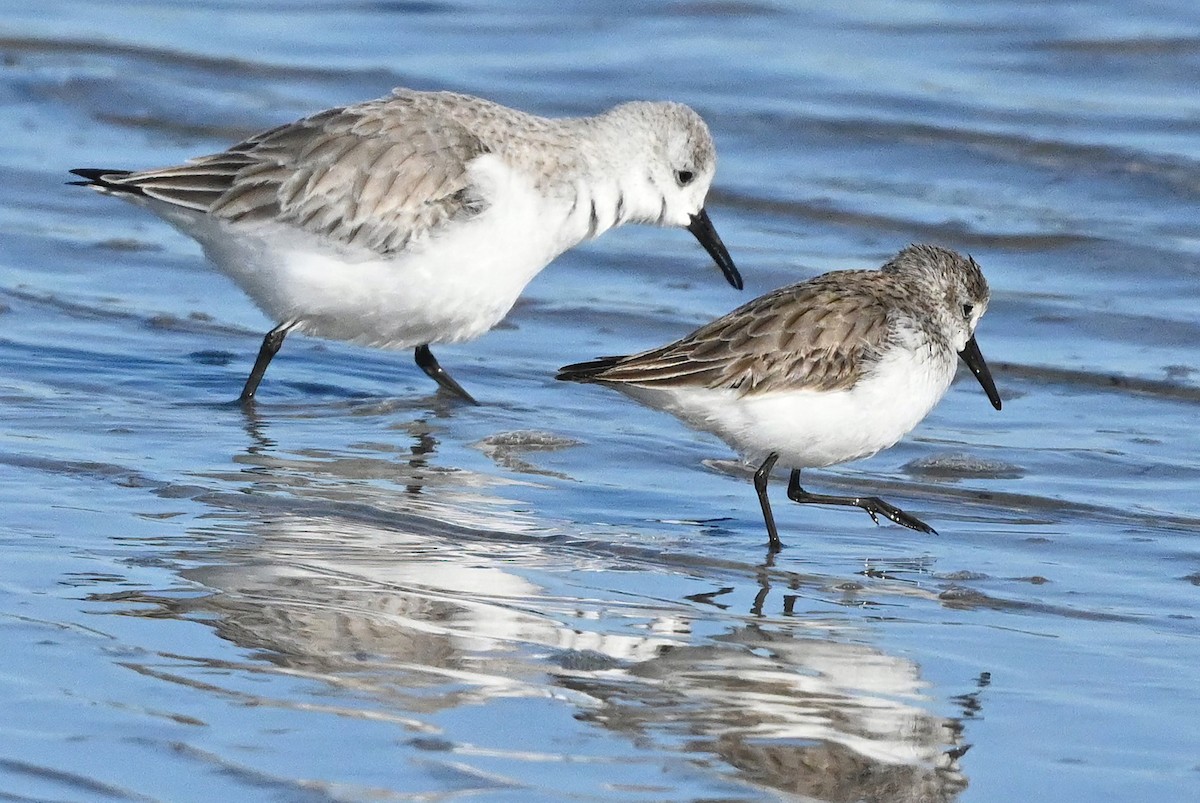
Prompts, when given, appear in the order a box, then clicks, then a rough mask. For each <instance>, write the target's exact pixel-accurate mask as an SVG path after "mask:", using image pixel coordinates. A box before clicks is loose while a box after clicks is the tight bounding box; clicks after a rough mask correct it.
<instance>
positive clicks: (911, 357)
mask: <svg viewBox="0 0 1200 803" xmlns="http://www.w3.org/2000/svg"><path fill="white" fill-rule="evenodd" d="M988 300H989V291H988V286H987V282H986V280H985V279H984V278H983V273H982V272H981V271H980V269H979V266H978V265H977V264H976V263H975V260H973V259H971V258H970V257H964V256H962V255H960V254H957V253H955V252H953V251H950V250H948V249H945V248H940V247H937V246H931V245H913V246H909V247H908V248H905V249H904V250H903V251H901V252H900V253H899V254H897V255H896V256H895V257H894V258H893V259H892V260H890V261H889V262H888V263H887V264H885V265H884V266H883V267H882V268H880V269H879V270H857V271H836V272H833V273H827V274H824V275H822V276H817V277H816V278H813V279H809V280H808V281H804V282H800V283H799V284H794V285H791V286H789V287H784V288H782V289H779V290H776V291H774V292H771V293H768V294H766V295H764V296H761V297H759V298H756V299H754V300H753V301H751V302H749V303H748V304H745V305H744V306H742V307H739V308H738V309H736V310H734V311H733V312H731V313H729V314H728V315H725V316H724V317H722V318H719V319H717V320H715V321H713V322H712V323H710V324H707V325H705V326H702V327H701V328H699V329H697V330H696V331H695V332H692V333H691V334H690V335H687V336H686V337H683V338H681V339H680V340H677V341H675V342H674V343H670V344H668V345H666V346H662V347H661V348H656V349H651V350H649V351H644V352H641V353H640V354H634V355H632V356H628V357H606V358H601V359H599V360H593V361H591V362H586V363H577V364H574V365H568V366H565V367H564V368H562V369H560V372H559V374H558V378H559V379H565V380H571V381H576V382H598V383H602V384H606V385H609V386H611V387H614V388H616V389H618V390H621V391H623V392H625V393H627V394H629V395H630V396H632V397H634V398H636V399H638V400H639V401H642V402H644V403H646V404H648V405H651V406H654V407H658V408H661V409H663V410H666V411H667V412H670V413H672V414H674V415H676V416H678V417H679V418H681V419H682V420H684V421H685V422H687V423H688V424H690V425H691V426H693V427H695V428H697V429H701V430H704V431H707V432H711V433H713V434H715V435H717V436H718V437H720V438H721V439H723V440H724V441H726V442H727V443H729V444H730V445H731V446H732V447H733V448H734V449H736V450H737V451H739V452H740V453H741V454H742V455H743V456H744V457H745V458H746V459H747V461H748V462H751V463H755V464H761V465H760V468H765V469H766V471H765V474H769V472H770V468H771V467H773V466H774V465H775V462H776V461H779V462H780V464H781V465H784V466H787V467H789V468H791V469H793V475H792V476H793V485H794V486H795V489H797V494H803V495H804V496H805V497H806V498H805V499H803V500H801V499H797V501H811V500H810V499H808V497H811V496H812V495H810V494H807V493H806V492H804V491H803V490H802V489H799V484H798V482H799V481H798V477H799V471H800V469H803V468H816V467H823V466H830V465H834V464H836V463H842V462H846V461H849V460H855V459H858V458H862V457H868V456H870V455H872V454H875V453H876V452H878V451H880V450H881V449H886V448H888V447H889V446H891V445H893V444H894V443H896V441H898V440H899V439H900V438H901V437H903V436H904V435H905V434H907V433H908V432H909V431H910V430H912V428H913V427H915V426H916V425H917V424H918V423H920V421H921V420H922V419H923V418H924V417H925V416H926V415H927V414H928V413H929V411H930V410H932V409H933V407H934V405H935V404H937V402H938V401H939V400H940V399H941V398H942V396H943V395H944V394H945V393H946V390H947V389H948V388H949V387H950V382H951V381H952V380H953V378H954V371H955V367H956V364H957V357H958V356H960V355H961V356H962V357H963V359H964V360H965V361H966V362H967V363H968V365H969V366H970V367H971V369H972V370H973V371H974V372H975V374H976V376H977V377H978V378H979V380H980V382H981V384H982V385H983V387H984V389H985V390H986V391H987V393H988V397H989V399H991V401H992V404H993V405H994V406H995V407H996V409H999V408H1000V397H999V396H998V395H997V393H996V390H995V386H994V384H993V383H992V380H991V376H990V374H989V373H988V370H987V365H986V363H985V362H984V361H983V357H982V355H980V354H979V350H978V347H976V346H975V341H974V332H975V327H976V325H977V324H978V322H979V319H980V317H982V315H983V313H984V312H985V311H986V309H987V304H988ZM765 474H764V476H763V477H760V478H757V479H756V483H761V485H760V499H762V500H763V503H764V509H763V512H764V516H765V517H766V518H767V522H768V530H769V531H770V532H771V533H772V543H773V544H776V545H777V543H778V539H777V536H775V535H774V523H773V520H772V519H771V517H770V512H769V506H767V505H766V502H765ZM789 495H791V494H789ZM792 498H794V499H795V498H796V496H793V497H792ZM829 499H830V498H824V499H823V500H822V501H829ZM868 501H869V503H870V505H869V506H868V507H867V508H866V509H868V512H871V513H872V515H874V513H875V512H881V513H884V514H885V515H887V516H888V517H889V518H892V520H893V521H897V522H898V523H901V524H905V525H906V526H910V527H914V529H927V530H929V529H930V528H928V527H927V525H924V524H923V523H921V522H919V521H917V520H916V519H913V518H912V517H911V516H908V515H907V514H903V513H902V512H901V511H899V510H898V509H896V508H892V507H891V506H888V505H886V503H883V502H881V500H868ZM833 503H835V504H840V503H841V502H833ZM854 504H858V503H857V502H855V503H854ZM859 506H863V505H859Z"/></svg>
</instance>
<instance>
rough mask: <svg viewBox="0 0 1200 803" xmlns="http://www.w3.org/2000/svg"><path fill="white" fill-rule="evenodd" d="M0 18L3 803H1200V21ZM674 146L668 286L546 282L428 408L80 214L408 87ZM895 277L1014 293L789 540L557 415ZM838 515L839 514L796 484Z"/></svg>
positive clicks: (612, 251) (911, 10) (590, 6)
mask: <svg viewBox="0 0 1200 803" xmlns="http://www.w3.org/2000/svg"><path fill="white" fill-rule="evenodd" d="M843 6H844V7H840V8H839V7H838V6H837V4H816V3H767V2H724V3H722V2H662V3H654V4H647V3H632V2H622V3H604V4H597V3H592V2H589V3H584V2H562V3H557V4H554V6H553V8H551V9H547V8H546V7H545V6H544V4H539V3H531V2H510V3H505V4H492V3H482V2H479V3H469V2H419V1H413V2H404V1H403V0H400V1H398V2H333V1H332V0H330V1H329V2H315V1H314V2H293V1H291V0H274V1H273V2H266V3H252V2H233V0H225V1H224V2H219V1H217V0H207V1H205V0H201V2H196V1H195V0H189V2H164V1H163V0H144V2H125V3H120V2H53V0H50V1H49V2H42V3H37V4H25V3H13V2H6V3H0V104H2V105H3V114H0V165H2V167H3V173H2V174H3V177H4V180H3V181H2V182H0V400H2V409H3V411H4V415H3V418H4V422H5V426H4V427H3V434H2V439H0V511H2V512H0V547H2V548H3V555H4V560H3V561H0V798H2V799H5V800H9V799H11V800H21V801H26V800H36V801H92V800H131V801H133V800H136V801H144V800H171V801H192V800H195V801H201V800H203V801H208V800H264V801H265V800H272V801H278V800H289V801H290V800H306V801H307V800H319V801H325V800H330V801H332V800H337V801H343V800H347V801H351V800H353V801H359V800H361V801H366V800H395V799H405V800H408V799H437V800H441V799H449V798H456V799H462V798H475V799H488V800H518V799H520V800H530V799H541V800H561V799H578V800H595V799H621V800H694V799H725V800H757V799H763V798H768V799H770V798H780V799H792V798H799V799H807V800H828V801H848V800H871V801H876V800H878V801H893V800H898V801H939V800H964V801H1016V800H1064V801H1065V800H1080V801H1084V800H1086V801H1092V800H1123V801H1124V800H1156V801H1157V800H1180V801H1183V800H1191V799H1193V798H1194V794H1195V792H1194V790H1195V789H1196V787H1197V784H1198V782H1200V730H1198V729H1197V727H1196V721H1197V717H1198V715H1200V691H1197V686H1196V683H1195V674H1196V667H1197V666H1198V665H1200V625H1198V623H1197V620H1196V618H1195V617H1196V609H1197V607H1198V605H1200V547H1198V546H1197V542H1196V540H1195V539H1196V538H1197V536H1198V535H1200V501H1198V500H1200V494H1197V488H1198V487H1200V458H1198V457H1197V446H1198V445H1200V442H1198V439H1197V435H1196V432H1197V424H1198V418H1197V413H1198V412H1200V359H1198V357H1197V343H1200V224H1198V223H1197V221H1198V220H1200V202H1198V201H1197V198H1198V197H1200V94H1198V93H1197V92H1196V87H1197V86H1198V85H1200V9H1198V8H1197V7H1196V6H1195V5H1194V4H1193V3H1191V2H1185V0H1163V2H1155V3H1136V4H1129V3H1122V2H1115V0H1110V1H1109V2H1102V1H1100V0H1096V1H1094V2H1074V3H1027V2H1018V1H1017V0H1009V1H1008V2H997V3H990V4H984V5H980V4H971V3H950V2H923V3H892V2H883V0H875V1H872V0H864V1H863V2H856V3H851V4H843ZM395 85H406V86H413V87H418V88H445V89H453V90H456V91H463V92H469V93H474V94H480V95H484V96H487V97H490V98H494V99H496V100H499V101H501V102H504V103H508V104H511V105H515V106H519V107H521V108H524V109H528V110H531V111H535V112H538V113H543V114H552V115H557V114H583V113H591V112H595V111H597V110H600V109H603V108H605V107H606V106H608V105H610V104H612V103H614V102H618V101H620V100H625V99H629V98H634V97H647V98H671V99H677V100H680V101H684V102H686V103H689V104H691V105H693V106H694V107H695V108H696V109H698V110H699V111H700V112H701V114H703V115H704V117H705V118H706V119H707V120H708V122H709V124H710V126H711V128H712V130H713V132H714V135H715V137H716V140H717V145H718V149H719V153H720V160H721V161H720V168H719V171H718V177H717V184H716V188H715V190H714V193H713V195H712V196H711V198H710V204H709V211H710V213H711V214H712V217H713V220H714V222H715V223H716V225H717V228H718V229H719V231H720V232H721V235H722V237H723V238H724V240H725V242H726V244H727V245H728V246H729V247H730V250H731V251H732V252H733V255H734V257H735V259H736V260H737V262H738V265H739V267H740V268H741V270H742V272H743V275H744V276H745V278H746V284H747V287H746V290H745V292H744V293H742V294H738V293H736V292H735V291H733V290H731V289H730V288H729V287H728V286H726V285H724V284H723V282H722V281H721V279H720V276H719V273H718V272H717V271H716V270H715V269H714V268H713V267H712V265H711V263H710V262H709V260H708V258H707V256H706V255H705V254H704V253H703V251H702V250H701V249H700V248H699V247H698V246H697V245H696V243H695V242H694V241H693V240H692V239H691V238H690V237H689V236H688V235H687V234H686V233H684V232H680V231H669V230H657V229H649V228H624V229H621V230H619V231H616V232H612V233H610V234H608V235H605V236H604V237H603V238H601V239H599V240H597V241H595V242H593V243H589V244H587V245H585V246H582V247H580V248H578V249H576V250H574V251H572V252H570V253H568V254H567V255H565V256H564V257H562V258H560V259H559V260H558V261H557V262H556V263H555V264H554V265H552V266H551V268H550V269H548V270H547V271H546V272H545V273H544V274H542V275H541V276H540V277H539V278H538V279H537V280H535V281H534V283H533V284H532V285H531V286H530V288H529V289H528V291H527V293H526V295H525V297H524V299H523V301H522V302H521V303H520V304H519V305H518V307H517V308H516V309H515V310H514V312H513V313H512V315H511V316H510V317H509V319H508V321H507V322H506V324H505V325H504V326H503V327H502V328H500V329H498V330H496V331H494V332H492V333H490V334H489V335H487V336H486V337H484V338H482V339H480V340H478V341H476V342H474V343H469V344H463V345H460V346H454V347H443V348H441V349H440V350H438V352H437V353H438V357H439V358H440V360H441V361H442V364H443V365H445V366H446V367H447V368H448V369H449V370H450V371H451V372H452V373H453V374H454V375H455V376H456V378H458V379H459V380H460V381H461V382H462V383H463V384H464V385H465V386H466V387H467V388H469V389H470V390H471V391H472V392H473V393H474V394H475V395H476V396H477V397H478V398H480V399H481V400H483V401H485V402H486V403H485V404H484V406H482V407H479V408H468V407H465V406H461V405H456V404H454V403H453V402H451V401H448V400H446V399H445V398H443V397H439V396H436V395H434V394H433V392H432V391H433V385H432V383H430V382H429V380H428V379H427V378H426V377H425V376H424V375H423V374H421V373H420V371H418V370H417V369H416V368H415V367H414V366H413V365H412V362H411V356H410V355H409V354H408V353H391V352H384V351H377V350H369V349H363V348H358V347H353V346H348V345H344V344H340V343H332V342H326V341H319V340H315V339H310V338H304V337H301V336H293V337H291V338H289V339H288V341H287V343H286V345H285V346H284V349H283V351H282V352H281V354H280V356H279V357H278V358H277V359H276V361H275V362H274V364H273V365H272V366H271V370H270V371H269V372H268V374H267V378H266V381H265V382H264V384H263V387H262V390H261V397H260V402H259V404H258V406H257V408H256V411H255V413H254V414H251V415H248V414H246V413H244V412H243V411H242V410H241V409H240V408H239V407H238V406H236V405H231V404H230V403H229V402H230V400H231V399H232V398H233V397H234V396H235V395H236V393H237V391H238V389H239V388H240V387H241V383H242V381H243V380H244V378H245V375H246V372H247V371H248V369H249V365H250V364H251V362H252V359H253V356H254V353H255V351H256V349H257V347H258V344H259V340H260V338H261V336H262V334H263V332H265V331H266V329H267V328H269V327H270V326H271V325H272V324H273V323H274V322H272V321H268V320H266V319H265V318H264V317H263V316H262V315H261V313H259V312H258V311H257V310H256V309H255V308H254V307H253V306H252V305H251V304H250V302H249V301H247V300H246V299H245V298H244V297H243V296H242V295H241V294H240V292H239V291H238V290H237V289H236V288H235V287H234V286H233V285H232V284H231V283H230V282H228V281H227V280H226V279H224V278H223V277H221V276H220V275H219V274H217V273H216V272H215V271H213V270H212V269H211V268H210V267H209V266H208V265H207V264H205V262H204V260H203V258H202V257H201V255H200V253H199V249H198V248H197V247H196V246H195V244H193V243H192V242H190V241H189V240H187V239H186V238H184V237H182V236H181V235H179V234H177V233H176V232H175V231H174V230H172V229H170V228H169V227H168V226H166V225H164V224H162V223H161V222H159V221H157V220H155V219H153V218H151V217H150V216H148V215H146V214H145V213H144V212H141V211H140V210H138V209H136V208H134V207H131V206H128V205H124V204H119V203H116V202H114V201H111V200H108V199H104V198H100V197H98V196H96V195H95V194H93V193H88V192H84V191H82V190H80V189H79V188H75V187H68V186H65V185H64V183H63V182H64V181H65V180H66V179H68V178H69V176H68V175H67V174H66V172H65V171H66V170H67V169H68V168H71V167H79V166H103V167H108V166H112V167H139V166H153V165H165V164H171V163H173V162H176V161H179V160H182V159H185V158H187V157H189V156H192V155H196V154H200V153H206V152H210V151H213V150H216V149H220V148H222V147H224V146H225V145H228V144H229V143H230V142H232V141H233V140H235V139H237V138H239V137H241V136H244V135H246V134H249V133H253V132H254V131H257V130H259V129H262V128H265V127H268V126H271V125H274V124H277V123H281V122H285V121H287V120H290V119H293V118H295V117H297V116H300V115H303V114H306V113H308V112H311V111H314V110H317V109H321V108H325V107H328V106H333V105H338V104H344V103H347V102H351V101H355V100H361V99H367V98H371V97H375V96H379V95H382V94H384V93H386V92H387V91H388V90H389V89H390V88H391V87H392V86H395ZM913 241H933V242H938V243H941V244H944V245H947V246H950V247H954V248H957V249H961V250H964V251H969V252H970V253H971V254H972V255H973V256H974V257H975V258H976V260H977V261H978V262H979V263H980V264H981V265H982V266H983V269H984V271H985V273H986V275H987V276H988V279H989V281H990V282H991V286H992V303H991V306H990V308H989V311H988V314H987V316H986V318H985V319H984V320H983V323H982V325H981V327H980V330H979V333H978V340H979V343H980V346H981V348H982V349H983V351H984V354H985V355H986V356H987V358H988V360H989V362H990V363H991V365H992V368H993V373H994V374H995V378H996V383H997V385H998V386H999V387H1000V389H1001V393H1002V395H1003V396H1004V399H1005V406H1004V410H1003V411H1002V412H999V413H997V412H996V411H994V410H992V408H991V407H990V405H989V404H988V403H987V400H986V398H985V397H984V395H983V394H982V392H981V391H980V389H979V387H978V386H977V385H976V384H975V383H974V381H973V380H971V379H970V377H969V376H968V377H962V378H960V380H961V381H960V382H959V383H958V384H957V385H956V386H955V387H954V388H953V389H952V390H951V392H950V393H949V394H948V396H947V398H946V399H945V400H944V401H943V403H942V405H941V406H940V407H939V408H938V409H937V410H935V411H934V413H933V414H932V415H931V416H930V417H929V418H928V419H927V420H926V422H925V423H924V424H923V425H922V426H921V427H919V428H918V430H917V431H916V432H915V433H913V435H912V436H910V437H909V438H907V439H906V440H905V441H904V442H903V443H901V444H900V445H898V446H897V447H895V448H894V449H892V450H890V451H887V452H884V453H883V454H880V455H878V456H876V457H874V458H872V459H870V460H866V461H861V462H858V463H853V464H849V465H845V466H839V467H836V468H833V469H829V470H825V471H819V472H812V473H811V476H810V477H809V478H808V482H809V485H808V486H806V487H810V488H811V489H812V490H815V491H826V492H830V493H839V492H840V493H850V492H855V493H877V494H879V495H882V496H884V497H885V498H888V499H890V500H892V501H894V502H896V503H897V504H899V505H901V506H902V507H904V508H905V509H906V510H911V511H912V512H913V513H915V514H916V515H918V516H920V517H921V518H922V519H924V520H926V521H928V522H929V523H930V524H932V525H933V526H934V527H936V528H937V529H938V531H939V532H940V535H938V536H936V537H935V536H926V535H922V534H920V533H916V532H912V531H909V530H905V529H902V528H899V527H896V526H892V525H886V524H885V525H884V526H878V527H877V526H875V525H873V524H871V522H870V520H869V519H868V518H867V517H866V516H865V515H863V514H862V513H861V512H859V511H855V510H846V509H838V508H821V507H814V506H803V507H801V506H797V505H792V504H789V503H788V502H787V501H786V499H785V497H784V494H783V490H784V489H783V487H782V483H777V485H776V486H775V487H774V488H773V497H774V499H775V512H776V517H777V519H778V521H779V525H780V530H781V535H782V537H783V539H784V541H785V543H787V544H788V548H787V549H785V550H784V551H783V552H781V553H780V554H778V555H777V556H775V557H774V558H771V557H769V556H768V555H767V554H766V550H765V548H764V541H765V536H764V533H763V531H762V523H761V519H760V516H759V512H758V506H757V503H756V501H755V499H754V495H753V490H752V488H751V486H750V483H749V478H748V475H747V474H746V473H745V472H744V471H742V470H740V469H738V468H737V466H736V464H735V463H734V462H733V460H732V457H733V456H732V455H731V454H730V453H729V452H728V450H727V449H726V448H725V447H724V446H723V445H722V444H721V443H719V442H717V441H715V440H713V439H710V438H708V437H707V436H703V435H698V434H696V433H694V432H692V431H690V430H688V429H686V428H685V427H684V426H683V425H681V424H679V423H678V422H676V421H675V420H673V419H671V418H669V417H668V416H665V415H662V414H660V413H656V412H654V411H652V410H647V409H644V408H641V407H639V406H636V405H634V404H632V403H630V402H629V401H627V400H625V399H623V398H622V397H620V396H618V395H617V394H615V393H612V392H609V391H606V390H604V389H602V388H593V387H583V386H569V385H564V384H563V383H556V382H554V381H553V379H552V376H553V373H554V369H555V368H557V367H558V366H560V365H562V364H564V363H567V362H572V361H576V360H581V359H586V358H589V357H593V356H596V355H599V354H613V353H622V352H625V351H630V350H637V349H641V348H644V347H647V346H650V345H654V344H658V343H661V342H665V341H666V340H668V339H671V338H674V337H678V336H679V335H681V334H683V333H685V332H687V331H689V330H690V329H691V328H692V327H693V326H695V325H697V324H699V323H701V322H703V321H706V320H709V319H711V318H713V317H715V316H716V315H718V314H721V313H724V312H726V311H728V310H729V309H732V308H733V307H734V306H736V305H737V304H739V303H741V302H742V301H744V300H746V299H748V298H750V297H753V296H754V295H758V294H761V293H763V292H766V291H767V290H769V289H772V288H774V287H777V286H780V285H783V284H786V283H788V282H792V281H796V280H798V279H801V278H804V277H808V276H812V275H815V274H817V273H820V272H823V271H826V270H831V269H836V268H846V267H873V266H877V265H879V264H880V263H882V262H883V261H884V260H885V259H886V258H887V257H888V256H889V255H890V254H892V253H894V252H895V251H896V250H898V249H899V248H900V247H902V246H903V245H905V244H907V243H909V242H913ZM806 476H807V475H806Z"/></svg>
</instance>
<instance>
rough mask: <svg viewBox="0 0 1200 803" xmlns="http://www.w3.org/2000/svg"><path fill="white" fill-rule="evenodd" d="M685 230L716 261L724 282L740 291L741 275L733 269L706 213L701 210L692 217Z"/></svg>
mask: <svg viewBox="0 0 1200 803" xmlns="http://www.w3.org/2000/svg"><path fill="white" fill-rule="evenodd" d="M687 230H688V231H690V232H691V233H692V236H694V237H695V238H696V239H697V240H699V241H700V245H702V246H704V250H705V251H707V252H708V255H709V256H711V257H712V258H713V260H715V261H716V263H717V267H718V268H720V269H721V272H722V273H724V274H725V280H726V281H728V282H729V283H730V284H732V285H733V286H734V287H736V288H737V289H739V290H741V289H742V274H740V273H738V269H737V268H736V267H734V264H733V258H732V257H730V256H729V249H727V248H726V247H725V243H723V242H721V238H720V237H719V236H718V235H717V230H716V229H714V228H713V224H712V221H711V220H709V219H708V212H705V211H704V210H703V209H701V210H700V211H699V212H697V213H696V214H694V215H692V222H691V223H689V224H688V227H687Z"/></svg>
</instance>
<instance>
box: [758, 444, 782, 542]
mask: <svg viewBox="0 0 1200 803" xmlns="http://www.w3.org/2000/svg"><path fill="white" fill-rule="evenodd" d="M778 459H779V453H778V452H771V453H770V454H769V455H767V459H766V460H764V461H763V464H762V465H761V466H759V467H758V471H756V472H754V490H755V491H757V492H758V504H759V506H760V507H761V508H762V514H763V521H765V522H766V523H767V537H768V538H769V539H770V543H769V545H768V549H770V551H771V552H778V551H779V550H781V549H783V544H782V543H780V541H779V531H778V530H777V529H775V515H774V514H773V513H771V500H770V499H768V498H767V480H768V479H770V478H771V469H773V468H775V461H777V460H778Z"/></svg>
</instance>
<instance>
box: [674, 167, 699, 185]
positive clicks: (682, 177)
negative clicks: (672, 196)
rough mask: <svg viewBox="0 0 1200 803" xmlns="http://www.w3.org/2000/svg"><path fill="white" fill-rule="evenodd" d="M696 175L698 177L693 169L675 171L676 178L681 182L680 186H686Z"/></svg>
mask: <svg viewBox="0 0 1200 803" xmlns="http://www.w3.org/2000/svg"><path fill="white" fill-rule="evenodd" d="M695 177H696V174H695V173H693V172H692V171H691V170H676V171H675V180H676V181H678V182H679V186H680V187H686V186H687V185H689V184H691V183H692V179H694V178H695Z"/></svg>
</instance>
